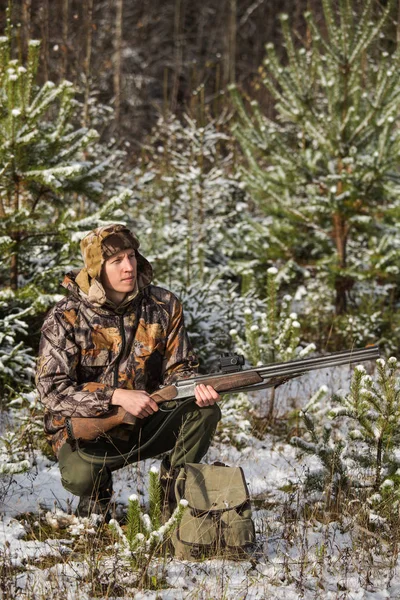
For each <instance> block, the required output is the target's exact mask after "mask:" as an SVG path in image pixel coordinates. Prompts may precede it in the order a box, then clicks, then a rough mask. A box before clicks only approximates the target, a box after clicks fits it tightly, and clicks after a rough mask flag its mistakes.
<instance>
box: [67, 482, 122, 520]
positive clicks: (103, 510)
mask: <svg viewBox="0 0 400 600" xmlns="http://www.w3.org/2000/svg"><path fill="white" fill-rule="evenodd" d="M112 509H113V502H112V489H111V490H110V489H109V488H107V489H106V490H99V493H98V494H97V495H95V494H93V495H92V496H80V498H79V504H78V506H77V508H76V511H75V514H76V516H77V517H90V516H91V515H92V514H94V515H100V516H101V517H103V520H104V522H105V523H109V522H110V521H111V519H112V518H113V514H112V513H113V510H112Z"/></svg>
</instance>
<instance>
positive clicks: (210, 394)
mask: <svg viewBox="0 0 400 600" xmlns="http://www.w3.org/2000/svg"><path fill="white" fill-rule="evenodd" d="M194 395H195V397H196V404H197V406H200V407H201V408H202V407H203V406H212V405H213V404H215V403H216V402H218V400H221V396H220V395H219V394H218V392H216V391H215V390H214V388H213V387H212V386H211V385H204V383H199V384H197V385H196V387H195V390H194Z"/></svg>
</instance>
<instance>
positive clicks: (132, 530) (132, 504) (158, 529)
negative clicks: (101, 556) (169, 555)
mask: <svg viewBox="0 0 400 600" xmlns="http://www.w3.org/2000/svg"><path fill="white" fill-rule="evenodd" d="M149 504H150V506H149V514H147V513H145V512H143V510H142V508H141V506H140V503H139V498H138V497H137V495H136V494H132V495H131V496H130V497H129V500H128V514H127V528H126V531H125V532H124V531H123V530H122V528H121V527H120V525H119V524H118V522H117V521H115V520H114V519H113V520H111V521H110V526H111V527H112V528H113V530H114V531H115V533H116V534H117V536H118V538H119V540H120V543H121V544H122V547H123V549H124V551H125V552H126V553H127V554H128V555H129V556H130V558H132V560H133V561H134V563H135V565H136V566H138V567H145V566H146V565H147V566H148V564H149V561H150V560H151V558H152V556H153V555H154V554H155V553H156V552H157V550H158V549H159V548H161V545H162V544H163V542H165V541H166V540H167V539H168V538H169V536H170V535H171V533H172V532H173V530H174V529H175V528H176V527H177V526H178V525H179V523H180V522H181V520H182V517H183V513H184V510H185V508H186V507H187V505H188V503H187V501H186V500H184V499H182V500H181V501H180V503H179V504H178V506H177V508H176V509H175V510H174V512H173V514H172V516H171V517H170V519H168V521H167V522H166V523H164V524H163V525H161V485H160V482H159V478H158V470H157V468H156V467H152V468H151V470H150V473H149ZM142 576H143V574H142Z"/></svg>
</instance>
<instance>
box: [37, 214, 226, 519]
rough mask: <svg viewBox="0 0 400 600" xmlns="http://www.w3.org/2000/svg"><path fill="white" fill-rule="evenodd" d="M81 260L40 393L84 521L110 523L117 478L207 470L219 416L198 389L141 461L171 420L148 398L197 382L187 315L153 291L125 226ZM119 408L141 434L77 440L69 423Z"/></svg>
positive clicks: (44, 357)
mask: <svg viewBox="0 0 400 600" xmlns="http://www.w3.org/2000/svg"><path fill="white" fill-rule="evenodd" d="M81 250H82V255H83V259H84V263H85V266H84V268H83V269H81V270H80V271H79V272H71V273H68V274H67V275H66V277H65V279H64V281H63V284H62V285H63V286H64V287H65V288H66V289H67V290H68V295H67V296H66V297H65V298H64V299H63V300H61V301H60V302H58V303H57V304H56V305H55V307H54V308H53V309H52V310H51V311H50V313H49V314H48V315H47V317H46V319H45V322H44V324H43V327H42V337H41V343H40V350H39V361H38V368H37V375H36V383H37V388H38V391H39V394H40V399H41V402H42V403H43V405H44V407H45V418H44V421H45V431H46V434H47V436H48V439H49V441H50V442H51V444H52V447H53V449H54V452H55V454H56V455H57V457H58V461H59V467H60V472H61V481H62V484H63V486H64V487H65V488H66V489H67V490H68V491H70V492H71V493H72V494H75V495H77V496H79V497H80V500H79V504H78V508H77V514H78V515H80V516H87V515H89V514H91V513H92V512H101V513H103V515H104V516H105V517H106V518H109V512H108V506H109V503H110V500H111V496H112V472H113V471H115V470H117V469H120V468H121V467H123V466H125V465H126V464H129V463H132V462H136V461H138V460H141V459H144V458H149V457H153V456H157V455H160V454H164V458H163V460H162V464H161V475H162V477H161V482H163V481H164V484H165V481H167V480H168V478H170V477H171V473H172V472H173V471H174V470H175V469H179V468H180V467H181V466H183V464H184V463H185V462H192V463H193V462H194V463H196V462H200V461H201V459H202V458H203V456H204V455H205V453H206V452H207V449H208V447H209V445H210V442H211V439H212V436H213V434H214V431H215V427H216V424H217V422H218V420H219V419H220V416H221V413H220V410H219V407H218V405H217V404H216V402H217V401H218V400H219V395H218V393H217V392H216V391H215V390H214V389H213V388H212V387H211V386H205V385H198V386H196V392H195V400H194V401H193V402H192V403H190V404H189V405H186V406H184V407H183V408H182V409H181V410H178V411H175V413H174V417H173V418H172V419H171V421H170V422H169V425H168V426H167V427H166V430H164V431H163V432H162V435H161V436H159V437H157V436H156V439H155V440H154V441H153V442H150V444H147V445H146V447H144V450H143V452H141V450H140V448H141V446H144V445H145V444H146V442H147V441H149V440H150V439H151V438H152V436H153V435H154V433H155V432H156V431H157V429H158V427H159V426H160V424H161V423H162V422H163V420H164V419H165V413H164V412H162V411H160V410H159V407H158V405H157V404H156V403H155V401H154V400H153V399H152V398H151V397H150V394H151V393H152V392H154V391H155V390H157V389H158V388H159V387H160V386H161V385H167V384H171V383H173V382H175V381H176V380H178V379H182V378H187V377H192V376H193V375H194V374H195V372H196V371H195V369H196V359H195V357H194V355H193V353H192V350H191V347H190V344H189V341H188V338H187V334H186V331H185V327H184V322H183V314H182V306H181V304H180V303H179V301H178V300H177V298H176V297H175V296H174V295H173V294H172V293H171V292H169V291H167V290H165V289H163V288H160V287H156V286H154V285H151V283H150V282H151V279H152V273H153V271H152V267H151V265H150V263H149V262H148V261H147V260H146V258H144V256H143V255H142V254H140V252H139V241H138V239H137V238H136V236H135V235H134V234H133V233H132V232H131V231H129V229H127V228H126V227H125V226H123V225H109V226H106V227H100V228H98V229H95V230H93V231H91V232H90V233H89V234H88V235H87V236H86V237H85V238H84V239H83V240H82V241H81ZM115 405H118V406H122V407H123V408H124V409H125V410H126V411H127V412H129V413H131V414H132V415H134V416H135V417H137V419H138V420H137V422H136V425H135V426H133V427H132V426H130V427H129V426H124V425H122V426H119V427H117V428H114V429H112V430H111V431H109V432H108V433H107V435H103V436H100V437H98V438H97V439H96V440H94V441H91V442H89V441H83V440H75V439H73V436H72V435H71V429H70V428H69V427H68V422H69V418H71V417H96V416H99V415H104V414H105V413H107V412H108V411H110V409H112V408H113V407H114V406H115Z"/></svg>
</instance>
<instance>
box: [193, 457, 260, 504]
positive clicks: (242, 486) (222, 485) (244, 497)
mask: <svg viewBox="0 0 400 600" xmlns="http://www.w3.org/2000/svg"><path fill="white" fill-rule="evenodd" d="M185 471H186V480H185V483H184V487H183V490H182V496H181V497H183V498H185V499H186V500H187V501H188V503H189V507H190V508H191V509H192V510H194V511H195V512H196V513H199V514H201V513H202V512H206V511H226V510H231V509H232V508H238V507H239V506H242V505H243V504H245V503H246V502H248V500H249V498H248V493H247V486H246V482H245V480H244V476H243V471H242V469H241V468H240V467H220V466H215V465H199V464H192V463H189V464H187V465H186V467H185Z"/></svg>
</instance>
